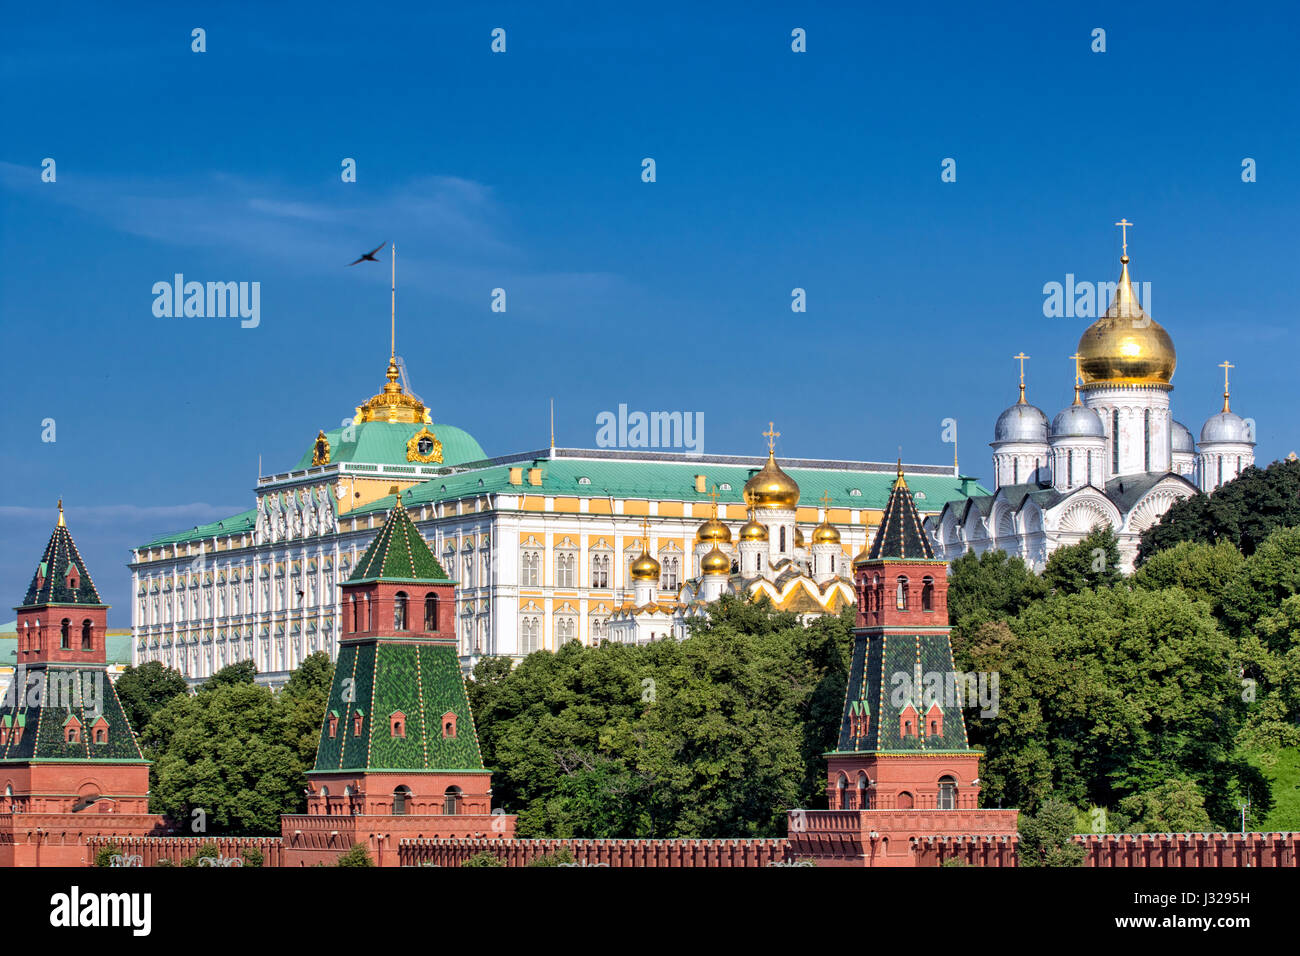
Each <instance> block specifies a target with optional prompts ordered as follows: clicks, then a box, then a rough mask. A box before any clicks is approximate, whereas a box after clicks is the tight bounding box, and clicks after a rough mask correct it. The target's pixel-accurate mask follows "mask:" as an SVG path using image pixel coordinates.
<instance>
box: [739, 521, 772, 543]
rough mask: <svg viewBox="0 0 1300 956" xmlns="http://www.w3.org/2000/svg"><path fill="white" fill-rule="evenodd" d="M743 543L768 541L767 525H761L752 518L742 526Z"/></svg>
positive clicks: (741, 536)
mask: <svg viewBox="0 0 1300 956" xmlns="http://www.w3.org/2000/svg"><path fill="white" fill-rule="evenodd" d="M740 540H741V541H766V540H767V525H764V524H759V523H758V522H757V521H755V520H754V519H753V518H750V519H749V520H748V521H746V522H745V523H744V524H742V525H741V526H740Z"/></svg>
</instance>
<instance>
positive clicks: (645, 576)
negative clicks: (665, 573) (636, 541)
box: [628, 518, 659, 581]
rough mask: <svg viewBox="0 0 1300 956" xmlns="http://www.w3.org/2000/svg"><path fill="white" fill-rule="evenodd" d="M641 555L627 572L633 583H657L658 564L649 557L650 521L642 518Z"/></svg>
mask: <svg viewBox="0 0 1300 956" xmlns="http://www.w3.org/2000/svg"><path fill="white" fill-rule="evenodd" d="M641 528H642V538H641V554H640V556H639V557H638V558H637V559H636V560H635V561H633V562H632V565H631V567H630V568H628V572H629V574H630V576H631V578H632V580H633V581H658V580H659V562H658V561H656V560H655V559H654V558H652V557H650V519H649V518H644V519H642V522H641Z"/></svg>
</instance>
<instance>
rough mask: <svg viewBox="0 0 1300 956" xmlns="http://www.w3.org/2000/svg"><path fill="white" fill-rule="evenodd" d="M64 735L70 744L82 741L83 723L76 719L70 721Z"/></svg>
mask: <svg viewBox="0 0 1300 956" xmlns="http://www.w3.org/2000/svg"><path fill="white" fill-rule="evenodd" d="M64 737H65V739H66V740H67V742H68V743H70V744H79V743H81V724H79V723H77V722H76V721H75V720H74V721H72V722H71V723H69V724H68V726H67V727H66V728H64Z"/></svg>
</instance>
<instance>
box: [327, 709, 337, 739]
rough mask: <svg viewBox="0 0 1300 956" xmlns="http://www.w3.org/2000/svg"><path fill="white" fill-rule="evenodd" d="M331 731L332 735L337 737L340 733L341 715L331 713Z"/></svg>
mask: <svg viewBox="0 0 1300 956" xmlns="http://www.w3.org/2000/svg"><path fill="white" fill-rule="evenodd" d="M329 731H330V736H331V737H337V736H338V733H339V715H338V714H330V720H329Z"/></svg>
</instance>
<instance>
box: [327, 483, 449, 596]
mask: <svg viewBox="0 0 1300 956" xmlns="http://www.w3.org/2000/svg"><path fill="white" fill-rule="evenodd" d="M379 580H385V581H430V582H434V581H436V582H447V581H448V578H447V573H446V572H445V571H443V569H442V565H441V564H439V563H438V559H437V558H435V557H434V556H433V552H432V551H430V550H429V545H428V544H426V543H425V540H424V538H423V536H422V535H421V534H420V531H419V529H418V528H416V527H415V522H413V521H412V520H411V516H410V515H408V514H407V513H406V509H405V508H403V507H402V503H401V501H398V502H396V503H395V504H394V505H393V507H392V510H391V511H389V512H388V520H387V521H385V522H384V526H383V527H382V528H380V529H379V534H377V535H376V536H375V540H374V541H371V542H370V547H368V548H366V553H365V554H363V555H362V556H361V560H360V561H358V562H357V566H356V568H355V570H353V572H352V576H351V577H349V578H348V581H349V582H357V581H379Z"/></svg>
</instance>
